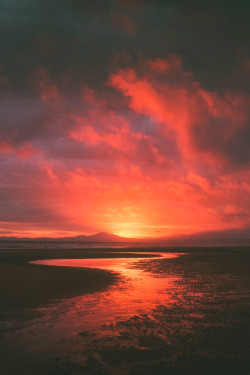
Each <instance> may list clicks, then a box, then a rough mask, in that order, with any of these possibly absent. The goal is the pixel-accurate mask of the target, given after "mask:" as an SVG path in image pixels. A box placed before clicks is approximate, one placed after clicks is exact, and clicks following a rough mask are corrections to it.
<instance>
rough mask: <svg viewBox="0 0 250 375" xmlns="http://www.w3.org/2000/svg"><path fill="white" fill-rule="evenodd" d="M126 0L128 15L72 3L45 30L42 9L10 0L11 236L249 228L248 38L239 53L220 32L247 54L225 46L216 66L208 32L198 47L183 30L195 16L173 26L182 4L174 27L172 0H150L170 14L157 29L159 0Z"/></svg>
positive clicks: (4, 193)
mask: <svg viewBox="0 0 250 375" xmlns="http://www.w3.org/2000/svg"><path fill="white" fill-rule="evenodd" d="M24 3H25V2H24ZM115 3H116V6H115V9H116V10H117V12H118V15H119V17H118V15H117V14H116V15H114V14H113V13H112V12H111V13H110V10H108V9H109V8H107V9H106V12H104V14H103V15H101V14H99V13H98V12H97V10H95V9H92V8H91V7H90V8H91V9H90V8H89V5H87V4H82V7H83V8H82V9H84V11H82V10H81V9H80V7H79V9H78V7H77V6H76V4H75V2H67V4H64V6H65V8H62V12H63V15H64V17H62V19H65V22H63V23H62V24H61V19H58V20H54V18H53V20H52V19H50V18H49V19H48V20H47V21H46V22H48V25H49V27H48V25H47V26H46V27H45V29H43V26H42V25H41V24H39V22H38V24H37V25H35V24H34V21H33V20H34V19H40V18H39V17H40V12H41V14H44V13H43V12H44V9H40V10H39V11H38V9H37V8H36V7H35V6H34V8H33V7H31V6H30V5H29V4H28V3H27V4H26V8H25V9H26V10H27V12H23V8H22V7H21V8H20V7H19V5H18V4H16V5H13V4H12V2H11V3H10V4H7V5H6V9H8V12H9V13H8V14H13V17H14V18H13V19H15V18H17V23H15V22H14V23H15V24H17V25H19V26H20V38H21V39H22V38H24V39H23V43H19V44H16V41H14V40H12V39H11V38H12V37H11V36H12V29H10V32H9V36H8V38H10V40H9V45H10V46H12V48H13V51H12V49H10V51H12V52H11V53H9V52H8V50H6V51H4V54H3V57H2V61H0V88H1V90H2V96H1V98H0V105H1V111H2V118H3V121H2V122H1V124H0V167H1V168H0V169H1V181H0V204H1V206H0V236H4V235H9V236H11V235H18V236H20V237H23V236H26V235H27V236H32V237H37V236H50V237H52V236H53V237H56V236H61V234H63V236H65V237H66V236H70V235H78V234H83V233H86V234H91V233H98V232H102V231H103V232H111V233H117V234H119V235H122V236H126V237H131V236H132V237H138V238H142V237H160V236H165V235H173V234H191V233H197V232H202V231H217V230H226V229H234V228H245V227H250V216H249V212H250V199H249V194H250V152H249V144H250V137H249V135H250V128H249V126H250V125H249V124H250V115H249V104H250V92H248V91H247V87H246V82H247V79H248V78H249V77H250V73H249V72H250V70H249V66H250V65H249V61H248V60H247V59H246V57H244V56H243V55H242V56H241V57H240V56H238V55H239V54H238V52H237V53H236V51H239V50H240V48H242V44H241V43H242V41H240V42H239V45H238V49H235V50H234V46H231V47H229V43H228V42H229V40H226V42H225V43H223V48H224V47H225V46H227V48H231V49H232V50H231V49H230V54H229V55H230V56H236V55H237V56H238V58H239V59H240V61H238V62H237V63H236V62H233V60H232V59H230V58H229V59H228V61H225V59H222V56H221V60H220V61H224V65H225V66H220V67H219V66H218V67H217V68H218V70H219V73H218V72H217V71H216V72H217V73H216V72H215V71H214V69H215V68H214V65H213V64H212V65H211V64H210V63H208V62H209V61H210V59H211V56H218V55H219V54H220V49H219V50H216V51H214V53H212V54H211V51H210V48H211V43H208V44H207V48H208V51H206V48H205V45H206V44H205V45H203V44H202V46H201V44H200V43H198V41H197V44H195V43H194V44H193V43H192V46H193V45H194V46H195V45H196V47H194V48H193V49H190V45H189V43H188V38H187V40H186V37H185V38H184V37H183V35H182V32H183V27H184V28H188V27H190V28H191V29H192V27H194V25H193V22H191V24H190V25H189V26H188V25H187V24H185V26H184V24H183V22H182V23H181V24H180V25H179V28H178V27H177V29H176V28H175V27H174V28H173V29H171V28H172V26H171V25H172V18H171V17H172V16H173V14H176V15H178V17H177V18H175V20H176V22H177V20H181V19H182V16H183V15H182V11H181V9H179V8H178V7H177V6H176V7H174V8H173V9H172V8H171V9H170V8H169V7H168V6H167V5H166V10H168V12H167V13H166V14H165V13H164V14H165V16H166V19H168V21H169V22H168V23H167V24H168V25H169V26H168V27H169V28H170V29H168V28H167V30H166V22H165V21H164V22H162V17H161V6H159V4H151V6H152V7H153V9H154V10H155V12H156V14H158V18H159V22H158V21H157V23H156V24H155V33H152V35H150V36H149V35H148V29H147V27H146V26H145V25H146V24H147V22H149V24H151V21H152V19H151V16H152V14H154V12H153V13H151V10H152V9H151V7H150V6H149V5H148V3H145V4H143V2H141V3H140V6H139V5H138V4H137V2H135V4H132V3H133V2H126V1H124V2H123V1H120V0H119V1H117V2H115ZM125 3H126V5H125ZM112 4H113V3H112ZM47 6H48V9H50V6H51V5H49V4H48V5H47ZM112 6H114V4H113V5H112ZM15 7H16V8H15ZM111 8H112V7H111ZM16 10H18V12H17V11H16ZM66 10H67V11H66ZM196 11H198V10H196ZM37 12H38V13H37ZM52 13H53V12H52ZM52 13H51V12H47V11H46V17H45V19H47V14H52ZM25 14H27V19H26V18H25V17H26V16H24V15H25ZM86 14H88V16H86ZM216 14H217V13H216ZM200 16H201V19H203V18H202V16H204V15H203V13H202V12H201V14H200ZM2 17H4V15H2ZM29 17H30V18H29ZM85 17H87V18H85ZM204 17H205V18H204V19H203V21H204V22H205V21H206V16H204ZM184 19H186V18H185V17H184ZM18 20H19V21H20V24H19V22H18ZM72 20H74V22H72ZM117 20H120V22H117ZM223 20H224V18H223ZM223 20H222V22H224V21H223ZM26 21H27V22H26ZM3 22H4V20H3ZM30 22H31V24H30ZM145 22H146V23H145ZM197 22H198V21H197ZM199 22H200V21H199ZM199 22H198V23H199ZM177 23H178V22H177ZM4 24H5V23H4ZM83 24H84V25H85V27H86V33H84V35H85V34H86V35H85V37H84V38H86V39H84V40H85V42H83V39H82V37H83V36H82V32H83V31H82V29H81V27H82V26H81V27H80V26H79V25H83ZM39 25H40V26H39ZM97 25H98V26H97ZM202 25H203V23H202ZM217 26H218V25H217ZM64 27H65V28H66V29H67V32H62V30H64ZM79 27H80V28H79ZM145 27H146V28H145ZM49 30H50V31H49ZM80 30H81V31H80ZM93 30H95V32H94V33H93ZM171 30H172V31H171ZM189 31H190V30H189ZM189 31H188V30H187V34H185V35H189V37H190V38H191V35H192V37H193V38H196V36H195V35H197V37H198V35H199V34H197V33H194V34H193V33H192V32H191V34H190V32H189ZM176 32H177V34H178V35H176ZM27 35H29V37H30V39H29V41H28V39H27V38H26V36H27ZM90 35H92V37H91V38H90ZM145 35H147V36H148V37H147V41H146V39H145ZM171 35H176V40H175V39H173V40H172V41H171ZM223 37H225V38H226V39H227V37H226V36H225V35H224V36H223ZM169 38H170V39H169ZM26 39H27V40H26ZM164 40H165V41H166V40H168V41H169V42H168V43H170V44H166V45H165V46H163V45H162V43H163V41H164ZM181 41H182V42H181ZM194 42H195V41H194ZM4 43H5V44H4V45H7V44H6V43H7V42H4ZM20 45H23V46H24V48H23V50H22V52H21V51H19V48H20ZM198 47H199V48H202V54H204V56H205V57H206V58H205V57H204V56H203V55H202V56H203V57H204V58H203V60H202V62H201V63H200V58H201V56H199V58H198V57H197V55H196V52H195V51H199V48H198ZM213 48H215V49H216V46H213ZM225 48H226V47H225ZM62 51H65V55H64V53H63V52H62ZM97 51H99V52H98V53H97ZM61 53H63V55H64V57H63V56H61ZM98 54H99V55H98ZM198 61H199V62H198ZM229 62H230V63H231V64H236V65H234V66H232V65H230V64H229ZM20 64H21V66H20ZM202 64H203V65H202ZM227 64H228V65H227ZM237 64H238V65H237ZM222 65H223V64H222ZM13 67H14V68H13ZM217 68H216V69H217ZM222 68H223V69H222ZM14 72H15V73H14ZM225 72H226V73H225ZM223 74H226V77H229V76H230V77H232V79H231V80H228V79H225V77H224V75H223ZM223 77H224V80H223Z"/></svg>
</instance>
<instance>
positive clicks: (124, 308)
mask: <svg viewBox="0 0 250 375" xmlns="http://www.w3.org/2000/svg"><path fill="white" fill-rule="evenodd" d="M148 255H149V257H148V258H145V257H144V258H102V259H49V260H36V261H32V262H31V263H32V264H39V265H45V266H64V267H65V266H66V267H88V268H100V269H105V270H107V271H112V272H115V273H118V274H119V275H120V276H121V279H120V282H118V283H116V284H115V285H113V286H111V287H110V288H109V289H108V290H106V291H104V292H96V293H93V294H89V295H84V296H79V297H76V298H72V299H70V300H65V301H63V302H62V303H61V305H60V306H58V307H59V308H62V309H66V310H67V314H66V315H65V314H64V316H63V323H62V324H63V327H62V329H64V330H65V329H66V330H67V329H70V330H71V329H72V328H73V327H74V329H77V327H79V326H80V327H81V329H82V328H83V326H84V325H86V327H87V328H88V329H96V328H97V327H98V326H101V325H103V324H106V323H110V322H113V321H115V320H117V319H118V320H119V319H121V318H125V317H130V316H133V315H135V314H141V313H147V312H148V311H150V310H151V309H152V308H154V307H155V306H156V305H160V304H168V303H171V301H172V298H171V293H170V292H171V288H172V287H173V282H174V281H175V280H176V279H177V278H176V277H166V276H164V277H160V276H159V275H157V277H156V275H154V274H152V273H149V272H145V271H143V270H141V269H137V268H136V263H137V262H141V261H143V262H150V261H152V259H156V258H155V257H154V258H152V257H150V255H151V256H152V255H154V256H155V255H156V254H155V253H153V254H150V253H148ZM157 255H158V256H159V257H161V258H162V259H171V258H176V257H178V256H179V254H172V253H158V254H157ZM157 259H160V258H157ZM132 266H133V267H132ZM90 282H91V280H90ZM69 304H70V305H71V309H69V310H68V305H69ZM73 306H74V307H73ZM78 316H80V317H79V319H78ZM83 316H84V319H83Z"/></svg>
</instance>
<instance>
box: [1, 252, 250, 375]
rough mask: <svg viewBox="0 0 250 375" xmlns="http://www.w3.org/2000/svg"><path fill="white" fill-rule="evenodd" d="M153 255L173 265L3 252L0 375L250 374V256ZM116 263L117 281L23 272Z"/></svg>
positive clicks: (107, 276)
mask: <svg viewBox="0 0 250 375" xmlns="http://www.w3.org/2000/svg"><path fill="white" fill-rule="evenodd" d="M150 250H151V251H149V249H148V248H147V249H145V248H144V252H151V253H152V254H151V255H157V254H156V253H157V252H158V253H160V252H163V253H164V252H169V253H172V254H175V255H178V256H175V257H173V258H164V257H161V258H160V257H155V258H151V259H149V255H148V254H145V255H144V256H145V257H146V259H141V257H142V256H143V255H142V252H143V249H139V248H130V249H119V251H118V250H117V249H112V248H110V249H108V250H107V249H105V250H104V249H95V250H93V249H92V250H91V251H90V250H89V251H86V249H85V250H81V249H66V250H65V249H60V250H58V249H46V250H45V249H33V250H25V249H22V250H20V249H19V250H15V249H13V250H11V251H9V250H8V251H3V250H2V251H1V253H0V263H1V289H0V297H1V300H2V302H3V303H2V304H1V348H0V349H1V353H2V361H1V364H0V369H1V373H4V374H7V375H15V374H20V373H32V374H37V375H45V374H46V375H47V374H50V375H52V374H54V375H56V374H63V375H64V374H65V375H66V374H79V375H80V374H95V375H99V374H100V375H101V374H110V375H113V374H117V375H142V374H146V375H149V374H150V375H152V374H172V375H179V374H201V375H203V374H208V375H228V374H234V375H246V374H248V373H249V369H250V358H249V342H250V318H249V317H250V278H249V261H250V251H249V248H247V247H240V248H239V247H231V248H230V247H227V248H226V247H224V248H223V247H221V248H193V249H190V248H171V249H162V248H161V249H160V251H159V249H157V248H154V249H153V248H152V249H150ZM152 250H154V252H153V251H152ZM190 250H191V251H190ZM192 250H193V251H192ZM131 253H132V254H131ZM131 256H133V257H135V259H134V261H130V260H129V257H131ZM117 257H119V258H121V262H122V263H121V264H122V266H120V267H121V268H119V267H118V268H117V266H113V271H112V270H111V269H109V270H107V269H96V268H80V267H79V268H78V267H66V266H51V265H38V264H30V263H29V262H30V261H36V260H42V259H84V258H86V259H90V258H92V259H98V258H105V259H112V258H113V259H117ZM136 258H137V260H136ZM122 272H125V273H122ZM20 369H21V370H20Z"/></svg>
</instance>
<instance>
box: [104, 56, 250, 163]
mask: <svg viewBox="0 0 250 375" xmlns="http://www.w3.org/2000/svg"><path fill="white" fill-rule="evenodd" d="M180 61H181V60H180V59H179V58H178V57H175V56H173V55H170V56H169V57H167V58H166V59H165V60H160V59H156V60H155V61H152V60H151V61H148V62H144V64H142V68H141V66H140V65H139V66H138V68H137V69H132V68H128V69H126V70H124V69H123V70H119V71H118V72H117V73H115V74H112V75H111V76H110V80H109V84H110V86H112V87H114V88H115V89H117V90H118V91H121V92H122V93H123V94H124V95H125V96H126V97H128V98H129V106H130V108H131V109H132V110H133V111H135V112H136V113H140V114H143V115H145V116H148V117H150V118H152V119H153V120H154V121H155V123H156V124H157V127H158V131H160V132H161V133H162V135H163V136H164V135H166V136H169V135H170V133H171V134H173V135H174V137H175V138H176V139H177V143H178V145H179V149H180V150H181V152H182V154H183V156H184V157H185V158H187V159H188V158H194V157H197V154H199V156H200V158H204V159H207V160H208V159H211V162H212V161H214V160H216V163H218V162H219V164H222V165H224V164H225V163H229V164H237V165H240V164H242V165H245V164H246V163H248V162H249V160H250V159H249V157H250V154H249V147H248V143H249V141H250V138H249V134H250V133H249V132H250V130H249V129H250V115H249V111H248V107H249V100H250V98H249V97H248V96H247V95H243V94H237V93H226V94H225V95H224V96H220V95H219V94H218V93H216V92H209V91H207V90H205V89H204V88H202V87H201V85H200V84H199V83H198V82H196V81H194V79H193V76H192V74H190V73H189V72H185V71H184V70H183V69H182V66H181V62H180ZM159 76H160V78H159ZM243 139H244V140H245V141H244V140H243ZM239 144H241V152H239Z"/></svg>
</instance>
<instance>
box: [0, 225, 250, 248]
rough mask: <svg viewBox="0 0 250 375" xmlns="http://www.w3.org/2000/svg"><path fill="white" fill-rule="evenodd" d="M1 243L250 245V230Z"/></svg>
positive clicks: (11, 238) (46, 239) (102, 234)
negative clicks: (146, 236)
mask: <svg viewBox="0 0 250 375" xmlns="http://www.w3.org/2000/svg"><path fill="white" fill-rule="evenodd" d="M0 241H50V242H54V241H62V242H114V243H122V242H135V243H146V242H147V243H152V244H153V243H164V244H169V245H173V244H175V245H176V244H179V245H193V244H194V243H195V244H199V245H201V244H203V243H206V244H207V245H209V244H211V245H215V244H218V245H222V244H226V245H230V244H235V243H239V244H241V243H243V242H244V243H245V242H247V243H249V244H250V228H243V229H228V230H220V231H213V232H199V233H194V234H189V235H183V234H182V235H172V236H163V237H157V238H155V237H154V238H152V237H151V238H150V237H148V238H127V237H120V236H118V235H116V234H113V233H106V232H100V233H96V234H93V235H90V236H86V235H79V236H75V237H58V238H50V237H39V238H29V237H22V238H17V237H0Z"/></svg>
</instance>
